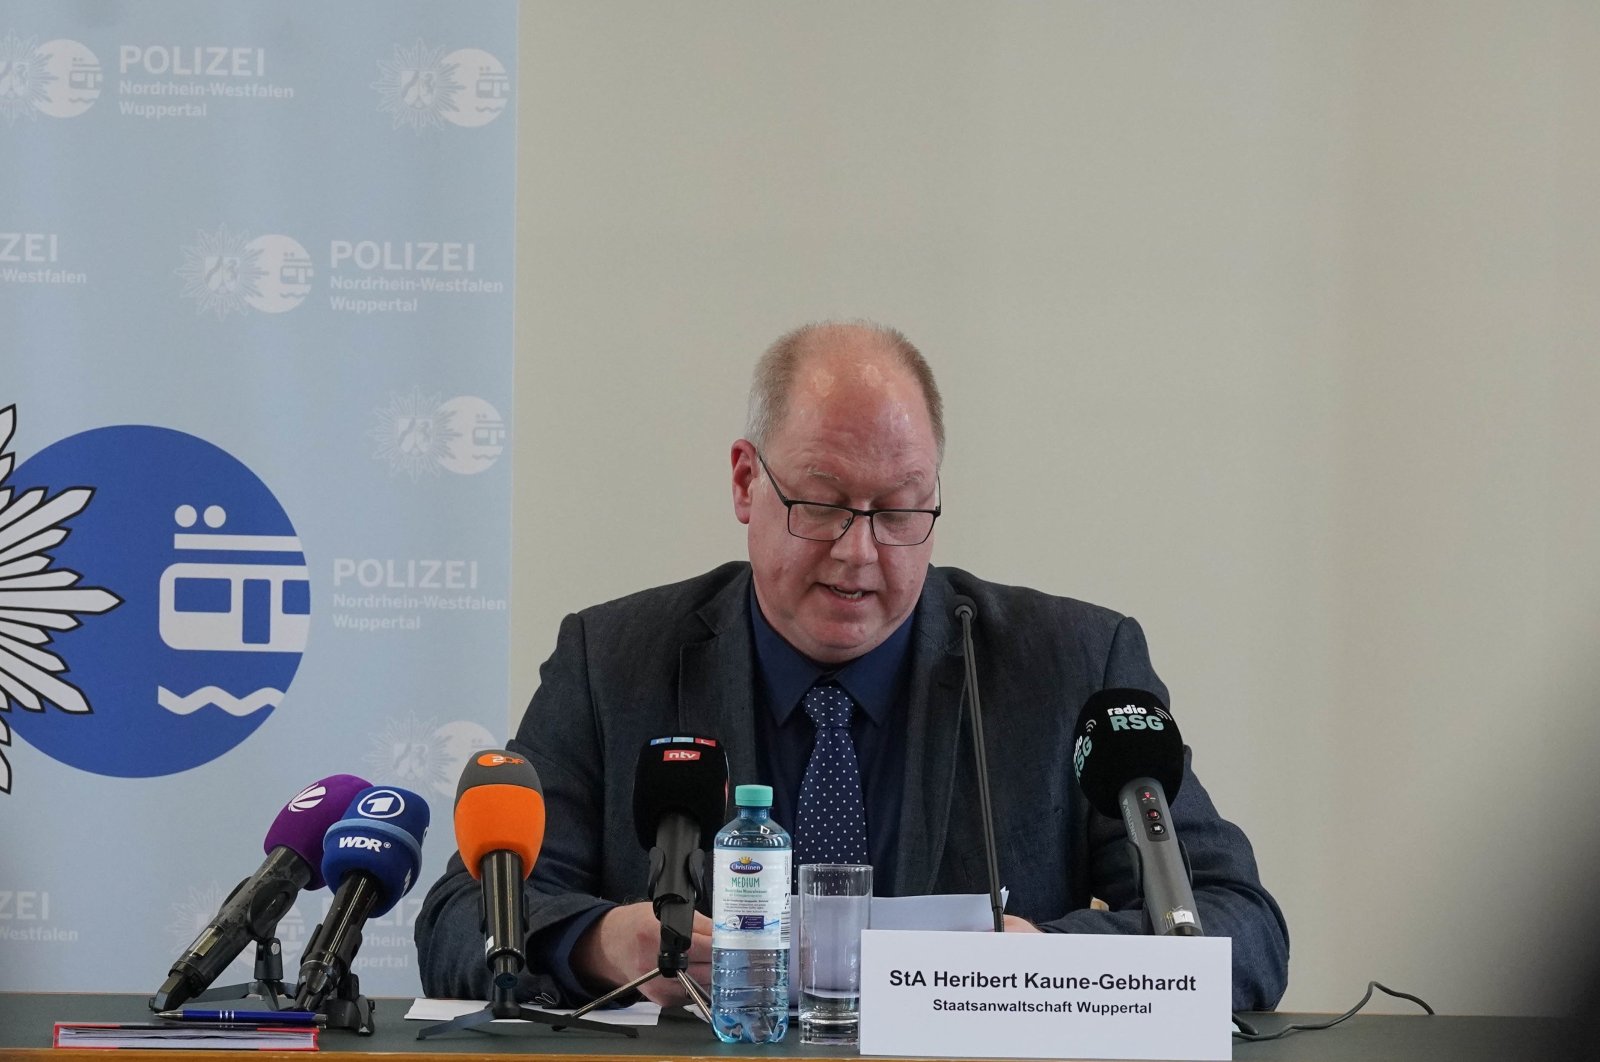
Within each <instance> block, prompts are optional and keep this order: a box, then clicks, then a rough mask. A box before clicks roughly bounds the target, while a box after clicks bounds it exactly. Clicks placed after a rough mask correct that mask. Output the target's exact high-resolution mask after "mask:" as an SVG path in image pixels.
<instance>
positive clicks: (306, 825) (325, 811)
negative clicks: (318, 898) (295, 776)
mask: <svg viewBox="0 0 1600 1062" xmlns="http://www.w3.org/2000/svg"><path fill="white" fill-rule="evenodd" d="M371 784H372V783H371V782H368V781H367V780H366V779H365V778H357V777H356V776H355V775H353V774H333V775H329V776H328V777H326V778H324V779H322V780H321V781H320V782H312V783H311V784H310V785H308V786H306V787H305V788H304V789H302V790H300V792H298V793H296V794H295V795H294V796H293V797H292V798H290V800H289V802H288V803H287V804H285V805H284V806H283V810H282V811H280V812H278V817H277V818H276V819H273V820H272V828H271V829H269V830H268V831H267V839H266V840H265V841H264V842H262V845H261V847H262V848H263V849H264V850H265V851H266V852H267V854H269V855H270V854H271V853H272V850H273V849H274V848H287V849H289V850H290V851H291V852H293V853H295V854H296V855H298V856H299V857H300V858H301V859H304V860H305V861H306V864H307V865H308V866H310V867H311V882H310V883H309V884H308V885H307V886H306V888H308V889H320V888H322V886H323V885H324V884H326V883H325V882H324V881H323V879H322V837H323V835H324V834H326V833H327V832H328V827H329V826H332V825H333V824H334V823H336V822H338V821H339V819H340V817H341V816H342V814H343V813H344V809H345V808H347V807H349V806H350V801H351V800H353V799H354V798H355V795H356V794H357V793H359V792H361V790H363V789H365V788H367V786H369V785H371Z"/></svg>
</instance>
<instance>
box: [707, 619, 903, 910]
mask: <svg viewBox="0 0 1600 1062" xmlns="http://www.w3.org/2000/svg"><path fill="white" fill-rule="evenodd" d="M750 629H751V632H752V633H753V635H754V640H755V647H756V661H755V663H756V685H757V691H756V692H757V699H758V703H757V710H756V764H757V766H758V768H759V770H760V771H761V779H760V780H761V781H762V782H763V783H765V784H767V785H770V786H772V819H773V821H774V822H776V823H777V824H778V825H779V826H782V827H783V828H784V829H786V830H789V831H790V832H791V833H792V832H793V831H794V821H795V811H796V809H797V807H798V805H799V799H800V784H801V783H802V782H803V781H804V780H805V776H806V764H807V763H809V762H810V760H811V748H812V746H813V745H815V744H816V740H817V728H816V725H815V724H814V723H812V722H811V717H810V716H808V715H807V714H806V713H805V711H804V709H802V708H801V707H800V702H801V700H802V699H803V698H804V697H805V695H806V691H807V690H809V689H811V687H812V686H813V685H814V684H815V683H816V681H817V680H818V679H820V678H831V679H833V681H835V682H837V683H838V684H839V685H840V686H842V687H844V691H845V692H846V693H848V694H849V695H850V698H851V700H853V701H855V702H856V712H855V714H854V715H853V716H852V717H851V720H850V737H851V739H852V740H853V741H854V742H855V746H856V762H857V763H859V764H860V766H861V788H862V799H863V802H864V803H865V805H866V811H867V848H868V852H869V858H870V859H871V860H872V866H873V869H874V873H873V876H872V877H873V884H874V891H875V892H878V893H879V894H880V895H886V894H885V893H883V892H882V890H881V889H880V888H879V887H878V885H879V883H881V882H889V881H892V880H894V871H895V864H896V861H897V853H898V851H899V842H900V803H901V801H900V790H901V786H902V783H903V782H904V780H905V774H906V753H905V742H904V741H902V740H900V738H901V735H903V734H904V733H905V732H906V712H907V710H908V709H907V706H906V695H905V691H906V687H907V682H908V674H907V673H908V670H909V667H910V661H911V652H910V650H911V617H909V616H908V617H906V621H905V622H904V623H902V624H900V626H899V627H898V628H896V629H895V632H894V633H893V634H891V635H889V637H888V638H886V639H884V642H883V644H882V645H880V646H878V647H877V648H876V649H874V650H872V651H871V652H870V653H867V654H866V655H865V656H860V657H857V658H856V659H854V660H852V661H850V662H849V663H847V664H844V665H842V666H838V667H836V668H830V667H828V666H825V665H822V664H817V663H814V662H813V661H811V660H810V659H808V658H807V657H805V656H804V655H802V654H801V653H800V652H799V651H798V650H796V649H795V648H794V646H792V645H790V644H789V643H788V642H786V641H784V640H783V637H782V636H781V635H779V634H778V632H777V631H775V630H773V629H772V625H771V624H769V623H768V622H767V618H766V617H765V616H763V615H762V614H761V607H760V605H758V604H757V603H756V598H755V593H754V591H752V592H751V594H750ZM731 781H732V782H733V784H735V785H739V784H741V783H743V782H745V781H747V779H742V778H734V779H731Z"/></svg>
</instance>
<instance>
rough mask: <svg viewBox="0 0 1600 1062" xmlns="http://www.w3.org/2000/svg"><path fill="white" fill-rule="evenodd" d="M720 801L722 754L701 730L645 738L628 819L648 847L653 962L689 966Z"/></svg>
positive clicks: (674, 969) (723, 797)
mask: <svg viewBox="0 0 1600 1062" xmlns="http://www.w3.org/2000/svg"><path fill="white" fill-rule="evenodd" d="M727 806H728V759H727V756H726V755H725V754H724V753H723V751H722V746H721V745H719V744H717V742H716V741H715V740H714V739H712V738H706V737H659V738H652V739H651V740H650V741H648V742H646V743H645V746H644V748H643V749H642V750H640V752H639V766H638V769H637V770H636V771H635V773H634V776H633V826H634V829H635V830H636V831H637V833H638V835H639V843H640V844H641V845H643V846H644V847H645V848H648V849H649V850H650V902H651V906H652V908H653V909H654V911H655V913H656V918H657V919H658V920H659V921H660V922H661V953H660V955H658V956H657V959H658V961H659V967H658V969H659V970H660V972H661V973H662V974H664V975H667V976H675V975H676V974H678V973H679V972H681V971H685V970H687V969H688V968H689V959H688V950H689V943H690V941H691V939H692V937H693V931H694V908H695V904H696V903H697V902H698V900H699V897H700V892H701V890H702V888H703V887H704V885H705V867H706V853H707V852H709V851H710V850H711V848H712V847H713V845H714V844H715V842H716V836H717V830H718V829H719V828H720V827H721V826H722V822H723V818H724V816H725V814H726V812H727Z"/></svg>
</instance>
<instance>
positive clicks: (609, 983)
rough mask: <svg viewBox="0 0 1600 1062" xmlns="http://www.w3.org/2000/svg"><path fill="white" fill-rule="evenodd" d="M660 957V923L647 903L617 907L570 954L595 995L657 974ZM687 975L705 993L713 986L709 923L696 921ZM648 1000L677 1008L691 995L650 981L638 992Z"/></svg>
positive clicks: (574, 969)
mask: <svg viewBox="0 0 1600 1062" xmlns="http://www.w3.org/2000/svg"><path fill="white" fill-rule="evenodd" d="M660 951H661V923H660V922H658V921H656V915H655V911H653V910H652V909H651V907H650V904H649V903H645V902H641V903H630V904H625V905H623V906H621V907H613V908H612V909H611V910H609V911H607V912H606V913H605V914H603V915H601V916H600V919H599V920H598V921H597V922H595V924H594V925H592V926H590V927H589V928H588V929H586V930H584V933H583V936H581V937H579V938H578V943H577V944H576V945H575V946H574V947H573V949H572V972H573V973H575V974H577V975H578V980H580V981H582V982H583V983H584V984H585V985H586V986H588V987H589V988H590V989H591V990H592V991H593V990H598V991H595V994H596V995H603V994H604V993H606V992H609V991H610V990H611V989H613V988H616V987H617V986H618V985H625V984H627V983H628V982H629V981H632V980H633V979H634V978H635V977H638V976H639V975H640V974H642V973H644V972H645V971H646V970H653V969H655V968H656V955H657V954H658V953H659V952H660ZM688 974H689V976H690V977H692V978H694V979H695V981H696V982H697V983H698V984H700V985H701V986H702V987H703V986H705V985H708V984H710V982H711V919H709V918H707V917H706V916H705V915H703V914H701V913H700V912H699V911H696V912H695V915H694V937H693V940H692V941H691V942H690V944H689V970H688ZM639 991H640V992H641V993H643V994H644V997H645V998H646V999H648V1000H650V1001H652V1002H654V1003H660V1004H661V1005H662V1006H663V1007H670V1006H679V1005H682V1004H684V1003H687V1002H688V1001H689V995H688V993H687V992H685V991H684V990H683V988H682V986H680V985H679V984H678V982H677V979H675V978H674V979H673V980H670V981H669V980H667V979H666V978H664V977H656V978H652V979H651V980H649V981H646V982H645V983H644V984H643V985H641V986H639Z"/></svg>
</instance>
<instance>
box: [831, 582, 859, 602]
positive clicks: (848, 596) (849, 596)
mask: <svg viewBox="0 0 1600 1062" xmlns="http://www.w3.org/2000/svg"><path fill="white" fill-rule="evenodd" d="M827 586H828V589H829V590H831V591H833V593H834V594H835V596H837V597H842V598H844V599H845V600H846V601H860V600H861V596H862V595H863V594H865V593H866V591H865V590H846V589H845V588H844V587H842V586H834V585H833V584H832V583H829V584H827Z"/></svg>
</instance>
